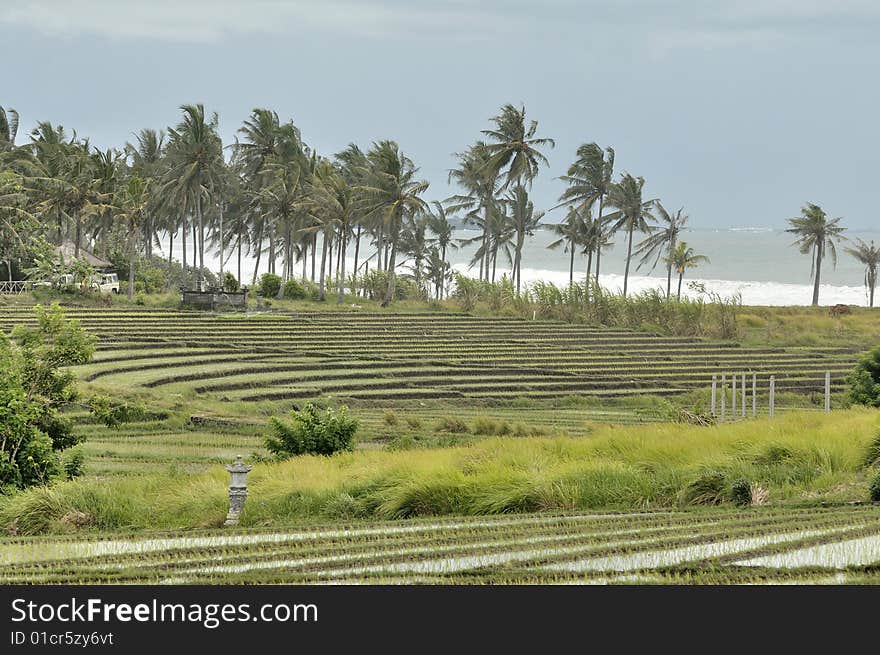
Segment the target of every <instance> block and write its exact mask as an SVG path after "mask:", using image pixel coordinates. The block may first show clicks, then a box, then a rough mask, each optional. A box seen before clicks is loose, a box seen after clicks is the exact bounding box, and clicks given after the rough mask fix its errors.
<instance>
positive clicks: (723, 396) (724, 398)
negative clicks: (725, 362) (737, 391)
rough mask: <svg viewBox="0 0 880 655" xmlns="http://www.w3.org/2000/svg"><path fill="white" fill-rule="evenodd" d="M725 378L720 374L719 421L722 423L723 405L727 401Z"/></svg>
mask: <svg viewBox="0 0 880 655" xmlns="http://www.w3.org/2000/svg"><path fill="white" fill-rule="evenodd" d="M726 377H727V376H726V375H725V374H724V373H722V374H721V420H722V421H724V404H725V402H726V401H727V380H726V379H725V378H726Z"/></svg>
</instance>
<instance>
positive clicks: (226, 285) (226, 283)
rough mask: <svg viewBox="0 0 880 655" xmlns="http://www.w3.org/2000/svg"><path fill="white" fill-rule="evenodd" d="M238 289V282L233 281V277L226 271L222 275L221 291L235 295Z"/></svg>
mask: <svg viewBox="0 0 880 655" xmlns="http://www.w3.org/2000/svg"><path fill="white" fill-rule="evenodd" d="M239 288H240V285H239V284H238V280H236V279H235V276H234V275H233V274H232V273H230V272H229V271H226V272H225V273H224V274H223V290H224V291H225V292H226V293H235V292H236V291H238V290H239Z"/></svg>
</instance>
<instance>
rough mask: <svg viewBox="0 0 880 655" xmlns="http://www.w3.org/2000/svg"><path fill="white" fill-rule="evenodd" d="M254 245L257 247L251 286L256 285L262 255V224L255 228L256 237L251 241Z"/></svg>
mask: <svg viewBox="0 0 880 655" xmlns="http://www.w3.org/2000/svg"><path fill="white" fill-rule="evenodd" d="M253 243H254V247H255V248H256V249H257V259H256V261H255V262H254V276H253V278H252V280H251V286H256V284H257V275H258V274H259V272H260V258H261V257H262V256H263V226H262V225H260V226H259V227H258V228H257V238H256V239H254V241H253Z"/></svg>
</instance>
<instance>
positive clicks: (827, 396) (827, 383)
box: [825, 371, 831, 414]
mask: <svg viewBox="0 0 880 655" xmlns="http://www.w3.org/2000/svg"><path fill="white" fill-rule="evenodd" d="M825 413H826V414H830V413H831V371H825Z"/></svg>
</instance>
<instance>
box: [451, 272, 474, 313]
mask: <svg viewBox="0 0 880 655" xmlns="http://www.w3.org/2000/svg"><path fill="white" fill-rule="evenodd" d="M478 284H479V283H478V282H477V280H474V279H472V278H469V277H467V276H465V275H462V274H461V273H455V291H454V292H453V294H452V297H453V298H455V299H456V300H457V301H458V303H459V305H460V306H461V310H462V311H464V312H470V311H473V309H474V307H476V306H477V297H478V295H479V289H478V286H477V285H478Z"/></svg>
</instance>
